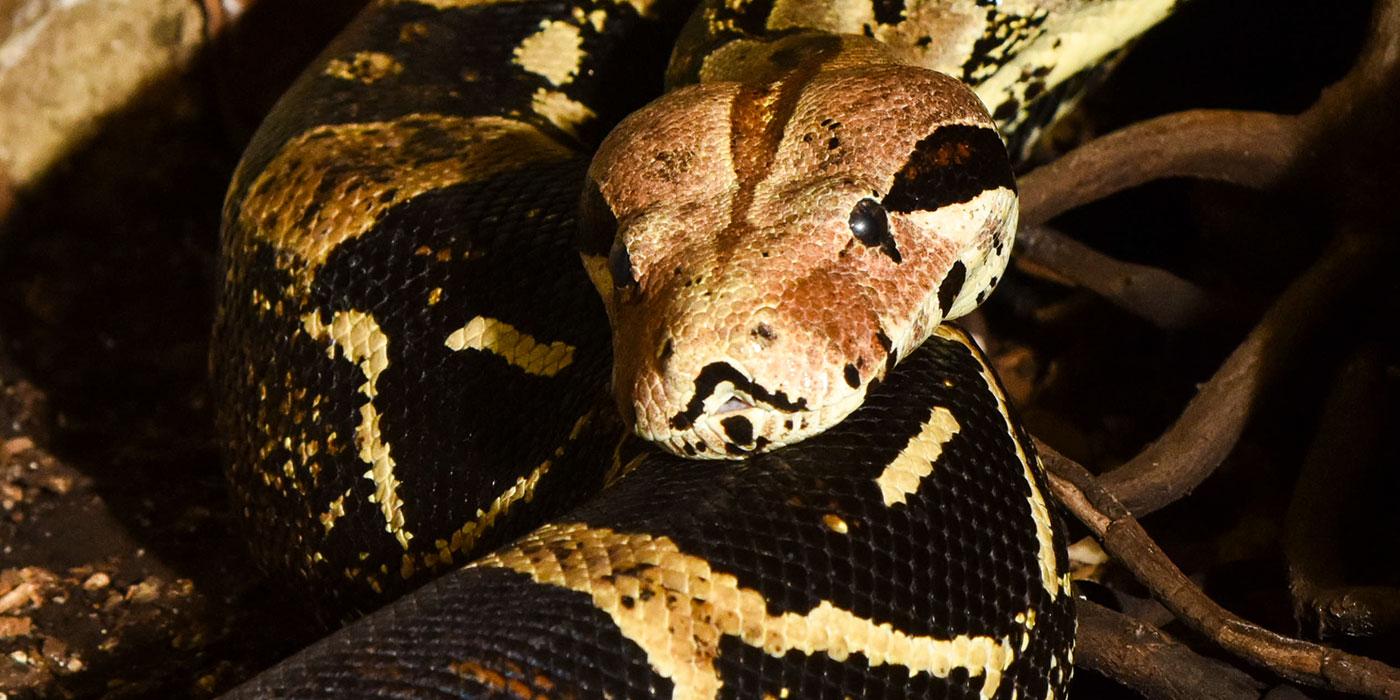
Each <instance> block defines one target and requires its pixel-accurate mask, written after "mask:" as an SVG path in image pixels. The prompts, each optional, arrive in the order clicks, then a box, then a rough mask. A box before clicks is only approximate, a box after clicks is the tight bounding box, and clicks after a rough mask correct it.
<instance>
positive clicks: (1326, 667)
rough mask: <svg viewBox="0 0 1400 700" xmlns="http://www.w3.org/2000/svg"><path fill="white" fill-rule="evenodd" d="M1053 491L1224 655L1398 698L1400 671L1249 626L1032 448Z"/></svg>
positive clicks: (1082, 479) (1077, 472)
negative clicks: (1211, 597) (1045, 471)
mask: <svg viewBox="0 0 1400 700" xmlns="http://www.w3.org/2000/svg"><path fill="white" fill-rule="evenodd" d="M1037 448H1038V449H1039V450H1041V457H1042V459H1043V460H1044V463H1045V466H1046V468H1047V469H1048V470H1049V472H1050V474H1049V481H1050V489H1051V491H1052V492H1053V493H1054V494H1055V496H1056V498H1058V499H1059V501H1060V502H1061V503H1063V504H1064V505H1065V506H1066V507H1067V508H1069V510H1070V511H1071V512H1072V513H1074V515H1075V517H1077V518H1079V520H1080V522H1083V523H1084V524H1085V525H1086V526H1088V527H1089V529H1090V530H1091V531H1092V532H1093V533H1094V534H1095V535H1096V536H1098V537H1099V539H1100V540H1101V541H1102V542H1103V544H1104V549H1105V550H1107V551H1108V552H1109V553H1110V554H1112V555H1113V556H1114V557H1115V558H1116V559H1118V561H1120V562H1121V563H1122V564H1123V566H1124V567H1125V568H1127V569H1128V571H1130V572H1132V574H1133V576H1135V577H1136V578H1137V579H1138V581H1140V582H1141V583H1142V584H1143V585H1144V586H1146V587H1147V588H1148V589H1149V590H1151V591H1152V593H1153V595H1154V596H1155V597H1156V598H1157V599H1158V600H1160V601H1162V604H1163V605H1165V606H1167V608H1168V609H1169V610H1171V611H1172V613H1173V614H1175V615H1176V616H1177V618H1178V619H1180V620H1181V621H1182V622H1184V623H1186V624H1187V625H1188V626H1190V627H1191V628H1192V629H1194V630H1196V631H1197V632H1199V633H1201V634H1202V635H1205V636H1206V637H1208V638H1209V639H1211V640H1213V641H1214V642H1215V643H1217V644H1219V645H1220V647H1221V648H1222V649H1224V650H1226V651H1227V652H1229V653H1231V654H1234V655H1236V656H1238V657H1240V658H1241V659H1244V660H1245V661H1247V662H1249V663H1251V664H1253V665H1255V666H1258V667H1260V668H1263V669H1266V670H1268V671H1271V672H1273V673H1277V674H1278V675H1280V676H1282V677H1284V678H1287V679H1289V680H1292V681H1295V682H1298V683H1303V684H1306V685H1310V686H1314V687H1318V688H1324V689H1327V690H1335V691H1339V692H1344V693H1358V694H1363V695H1368V696H1370V697H1376V698H1400V669H1396V668H1394V667H1392V666H1388V665H1386V664H1383V663H1381V662H1379V661H1376V660H1374V659H1368V658H1366V657H1363V656H1357V655H1355V654H1348V653H1346V652H1344V651H1340V650H1337V649H1332V648H1329V647H1325V646H1321V645H1318V644H1313V643H1311V642H1305V641H1302V640H1298V639H1292V638H1289V637H1285V636H1283V635H1279V634H1276V633H1274V632H1270V631H1269V630H1266V629H1264V628H1262V627H1259V626H1258V625H1255V624H1253V623H1250V622H1247V621H1245V620H1243V619H1241V618H1239V617H1237V616H1235V615H1233V614H1232V613H1230V612H1229V611H1227V610H1225V609H1224V608H1222V607H1220V606H1219V605H1217V604H1216V603H1215V601H1213V600H1211V599H1210V598H1209V597H1208V596H1207V595H1206V594H1205V592H1203V591H1202V590H1201V589H1200V588H1198V587H1196V585H1195V584H1193V583H1192V582H1191V581H1190V579H1188V578H1186V576H1185V575H1184V574H1182V573H1181V570H1180V569H1178V568H1176V565H1175V564H1173V563H1172V561H1171V560H1170V559H1168V558H1167V556H1166V554H1164V553H1163V552H1162V550H1161V549H1160V548H1158V547H1157V544H1156V543H1155V542H1153V541H1152V538H1151V537H1150V536H1149V535H1148V534H1147V531H1146V530H1143V529H1142V526H1141V525H1139V524H1138V522H1137V520H1136V519H1134V518H1133V516H1132V514H1131V513H1130V512H1129V511H1128V509H1127V508H1125V507H1124V505H1123V504H1122V503H1121V502H1119V501H1118V499H1116V498H1114V497H1113V494H1111V493H1109V491H1108V490H1107V489H1106V488H1104V486H1103V485H1101V484H1100V483H1099V482H1098V481H1097V480H1095V479H1094V477H1093V475H1092V474H1090V473H1089V472H1088V471H1086V470H1085V469H1084V467H1082V466H1080V465H1079V464H1078V463H1076V462H1074V461H1073V460H1071V459H1069V458H1067V457H1065V456H1063V455H1061V454H1059V453H1057V452H1055V451H1054V450H1052V449H1050V448H1049V447H1047V446H1045V445H1043V444H1037Z"/></svg>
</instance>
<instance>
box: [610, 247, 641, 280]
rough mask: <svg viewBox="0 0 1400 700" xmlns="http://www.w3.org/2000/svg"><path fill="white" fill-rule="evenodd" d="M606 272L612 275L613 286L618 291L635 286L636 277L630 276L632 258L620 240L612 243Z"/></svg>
mask: <svg viewBox="0 0 1400 700" xmlns="http://www.w3.org/2000/svg"><path fill="white" fill-rule="evenodd" d="M608 272H609V273H610V274H612V279H613V286H614V287H616V288H618V289H626V288H628V287H635V286H637V277H636V275H633V274H632V256H631V255H629V254H628V253H627V246H625V245H623V244H622V239H621V238H619V239H618V240H616V241H614V242H613V246H612V251H611V252H609V253H608Z"/></svg>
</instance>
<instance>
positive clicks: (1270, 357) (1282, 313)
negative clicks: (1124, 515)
mask: <svg viewBox="0 0 1400 700" xmlns="http://www.w3.org/2000/svg"><path fill="white" fill-rule="evenodd" d="M1378 246H1379V243H1378V241H1375V240H1372V239H1361V238H1355V237H1350V236H1343V237H1340V238H1338V239H1337V240H1336V241H1335V243H1334V245H1333V246H1332V248H1331V250H1329V251H1328V252H1327V253H1326V254H1325V255H1324V256H1323V257H1322V259H1321V260H1319V261H1318V262H1317V263H1316V264H1314V265H1313V267H1312V268H1311V269H1309V270H1308V271H1307V272H1306V273H1304V274H1303V275H1302V276H1301V277H1299V278H1298V279H1297V280H1296V281H1294V282H1293V284H1292V285H1290V286H1289V287H1288V288H1287V289H1286V290H1284V292H1283V294H1281V295H1280V296H1279V298H1278V300H1277V301H1275V302H1274V305H1273V306H1271V307H1270V308H1269V310H1268V311H1266V312H1265V313H1264V316H1263V317H1262V318H1261V319H1260V320H1259V323H1258V325H1256V326H1255V327H1254V329H1253V330H1252V331H1250V333H1249V335H1248V336H1246V337H1245V339H1244V342H1242V343H1240V344H1239V346H1238V347H1236V348H1235V351H1234V352H1232V353H1230V356H1229V357H1228V358H1226V360H1225V362H1224V363H1223V364H1222V365H1221V366H1220V368H1219V369H1218V370H1216V372H1215V374H1214V375H1213V376H1212V377H1211V378H1210V381H1208V382H1207V383H1206V384H1205V386H1204V387H1202V389H1201V391H1200V392H1198V393H1197V394H1196V396H1195V397H1194V398H1193V399H1192V400H1191V401H1190V402H1189V403H1188V404H1187V405H1186V409H1185V410H1184V411H1182V413H1181V417H1180V418H1178V419H1177V421H1176V423H1174V424H1173V425H1172V426H1171V427H1170V428H1169V429H1167V431H1166V432H1165V433H1163V434H1162V436H1161V437H1159V438H1158V439H1157V440H1156V441H1154V442H1153V443H1152V444H1151V445H1148V446H1147V448H1145V449H1144V450H1143V451H1142V452H1140V453H1139V454H1138V455H1137V456H1136V457H1134V458H1133V459H1131V460H1129V461H1128V462H1127V463H1126V464H1123V465H1122V466H1120V467H1118V468H1116V469H1114V470H1112V471H1110V472H1107V473H1105V474H1103V475H1102V476H1101V477H1100V478H1101V480H1102V481H1103V485H1104V486H1105V487H1106V488H1108V489H1109V490H1110V491H1111V492H1112V493H1113V494H1114V495H1115V496H1117V497H1118V498H1119V500H1121V501H1122V502H1123V503H1124V504H1125V505H1127V507H1128V509H1129V510H1131V511H1132V512H1133V513H1134V514H1136V515H1138V516H1139V517H1141V516H1143V515H1146V514H1148V513H1151V512H1152V511H1154V510H1157V509H1159V508H1161V507H1163V506H1165V505H1168V504H1170V503H1172V502H1174V501H1176V500H1177V499H1179V498H1181V497H1182V496H1184V495H1186V494H1187V493H1189V492H1190V491H1191V490H1192V489H1194V488H1195V487H1196V486H1197V485H1198V484H1200V483H1201V482H1202V481H1204V480H1205V478H1206V477H1208V476H1210V474H1211V473H1212V472H1214V471H1215V468H1216V467H1218V466H1219V465H1220V463H1221V461H1223V460H1224V459H1225V457H1226V456H1227V455H1228V454H1229V453H1230V450H1232V449H1233V448H1234V446H1235V443H1236V442H1237V441H1238V440H1239V436H1240V433H1241V431H1243V430H1244V426H1245V423H1246V421H1247V420H1248V419H1249V415H1250V412H1251V410H1252V408H1253V406H1254V403H1255V401H1256V400H1258V398H1259V396H1260V392H1261V391H1262V390H1263V387H1264V386H1265V385H1267V384H1268V383H1269V382H1270V381H1271V380H1272V379H1273V378H1274V377H1275V376H1276V375H1277V374H1278V372H1279V370H1281V369H1282V368H1283V367H1284V366H1286V364H1287V360H1288V358H1289V357H1290V356H1291V355H1292V354H1293V353H1294V350H1295V349H1296V347H1297V345H1298V344H1299V341H1301V340H1302V339H1303V338H1304V337H1306V331H1309V330H1311V329H1313V328H1314V327H1315V326H1316V324H1315V320H1316V319H1318V318H1320V317H1322V315H1323V312H1325V311H1326V310H1327V309H1329V308H1331V307H1333V306H1334V305H1335V304H1337V303H1338V301H1339V300H1340V299H1342V298H1344V297H1345V296H1346V295H1347V293H1348V292H1350V291H1351V290H1352V289H1354V288H1356V287H1357V286H1358V285H1360V284H1361V282H1363V281H1364V280H1366V278H1367V273H1368V272H1369V271H1370V269H1372V268H1374V267H1376V266H1378V265H1379V264H1380V262H1381V260H1383V256H1380V255H1378V254H1377V252H1376V251H1377V249H1378Z"/></svg>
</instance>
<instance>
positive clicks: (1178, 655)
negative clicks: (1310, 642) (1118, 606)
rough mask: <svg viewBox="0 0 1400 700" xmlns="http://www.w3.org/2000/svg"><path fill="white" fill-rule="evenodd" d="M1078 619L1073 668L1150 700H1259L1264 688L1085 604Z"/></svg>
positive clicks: (1136, 623)
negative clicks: (1099, 675)
mask: <svg viewBox="0 0 1400 700" xmlns="http://www.w3.org/2000/svg"><path fill="white" fill-rule="evenodd" d="M1075 610H1076V612H1077V615H1078V618H1079V632H1078V634H1077V635H1076V641H1075V648H1074V655H1075V664H1076V665H1079V666H1084V667H1086V668H1091V669H1093V670H1095V671H1098V672H1099V673H1102V674H1103V675H1105V676H1108V677H1109V678H1112V679H1113V680H1115V681H1118V682H1119V683H1122V684H1123V685H1126V686H1128V687H1129V688H1132V689H1133V690H1136V691H1137V692H1139V693H1142V695H1143V696H1144V697H1146V698H1148V700H1197V699H1200V700H1207V699H1211V700H1214V699H1219V700H1225V699H1227V698H1228V699H1230V700H1257V698H1258V697H1259V696H1260V695H1261V694H1262V693H1263V692H1264V689H1265V688H1264V684H1263V683H1260V682H1259V681H1258V680H1255V679H1254V678H1253V677H1251V676H1250V675H1249V674H1247V673H1245V672H1243V671H1240V670H1239V669H1236V668H1234V667H1233V666H1230V665H1228V664H1225V663H1223V662H1220V661H1217V660H1215V659H1211V658H1207V657H1204V656H1201V655H1200V654H1197V653H1196V652H1194V651H1192V650H1191V649H1190V648H1189V647H1187V646H1186V645H1185V644H1182V643H1181V642H1178V641H1177V640H1175V639H1173V638H1172V637H1171V636H1170V635H1167V634H1166V633H1164V632H1162V631H1161V630H1159V629H1157V628H1156V627H1153V626H1152V625H1149V624H1146V623H1144V622H1142V621H1140V620H1135V619H1133V618H1131V617H1128V616H1127V615H1124V614H1122V613H1118V612H1114V611H1112V610H1109V609H1108V608H1105V607H1103V606H1101V605H1099V604H1097V603H1093V602H1090V601H1087V600H1078V601H1076V602H1075Z"/></svg>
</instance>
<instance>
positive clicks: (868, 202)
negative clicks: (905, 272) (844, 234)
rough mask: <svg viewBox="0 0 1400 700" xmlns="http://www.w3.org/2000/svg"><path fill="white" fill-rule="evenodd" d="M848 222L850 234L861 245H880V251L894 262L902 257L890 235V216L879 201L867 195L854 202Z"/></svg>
mask: <svg viewBox="0 0 1400 700" xmlns="http://www.w3.org/2000/svg"><path fill="white" fill-rule="evenodd" d="M850 223H851V234H852V235H854V236H855V237H856V240H858V241H860V242H861V243H862V244H863V245H866V246H869V247H872V248H873V247H875V246H880V251H881V252H883V253H884V254H885V255H888V256H889V257H890V259H891V260H893V261H895V262H899V261H900V260H901V259H902V258H901V257H900V255H899V249H898V248H896V247H895V245H894V237H893V236H891V235H890V217H889V215H888V214H886V213H885V208H884V207H883V206H881V205H880V203H879V202H877V201H875V200H873V199H871V198H869V197H866V198H865V199H862V200H860V201H859V202H856V205H855V206H854V207H852V208H851V221H850Z"/></svg>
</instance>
